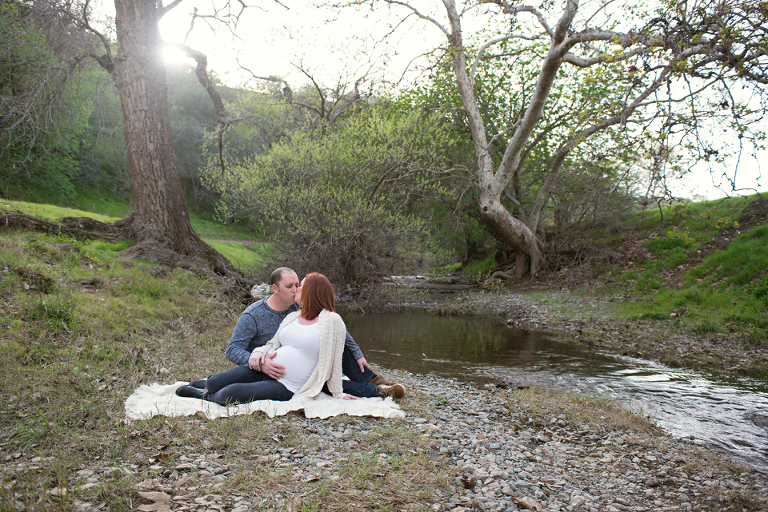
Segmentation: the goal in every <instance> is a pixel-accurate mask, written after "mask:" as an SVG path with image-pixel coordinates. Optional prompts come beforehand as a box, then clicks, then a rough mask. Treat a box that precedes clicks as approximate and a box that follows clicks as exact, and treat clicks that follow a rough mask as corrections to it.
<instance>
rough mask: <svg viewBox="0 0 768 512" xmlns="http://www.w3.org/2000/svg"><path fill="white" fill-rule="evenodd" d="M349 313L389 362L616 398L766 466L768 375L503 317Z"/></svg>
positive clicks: (363, 337) (480, 381) (369, 346)
mask: <svg viewBox="0 0 768 512" xmlns="http://www.w3.org/2000/svg"><path fill="white" fill-rule="evenodd" d="M341 313H342V316H343V318H344V321H345V322H346V324H347V329H348V330H349V332H350V333H352V335H353V336H354V337H355V340H356V341H357V342H358V344H359V345H360V348H361V349H362V350H363V352H364V353H365V355H366V358H367V359H368V360H369V361H370V362H371V363H375V364H377V365H380V366H382V367H384V368H393V369H399V370H406V371H408V372H411V373H413V374H434V375H437V376H441V377H446V378H454V379H458V380H462V381H466V382H468V383H473V384H475V385H480V386H482V385H484V384H488V383H498V382H507V383H512V386H513V387H514V386H539V387H552V388H556V389H559V390H565V391H571V390H578V391H579V392H581V393H584V394H589V395H595V396H598V397H610V398H612V399H616V400H618V401H620V402H622V403H623V404H624V405H625V407H627V408H629V409H630V410H633V411H635V412H638V413H640V414H642V415H643V416H645V417H650V419H651V420H653V421H654V422H655V423H656V424H657V425H659V426H660V427H662V428H663V429H664V430H665V431H667V432H668V433H670V434H671V435H673V436H676V437H681V438H689V439H690V440H692V441H693V442H695V443H698V444H702V445H705V446H708V447H711V448H715V449H717V450H721V451H723V452H725V453H727V454H728V455H730V456H731V457H733V458H734V459H736V460H737V461H740V462H743V463H745V464H747V465H749V466H751V467H754V468H755V469H758V470H760V471H768V382H761V381H754V380H746V379H724V378H720V377H717V376H715V375H708V374H703V373H698V372H695V371H690V370H681V369H673V368H668V367H665V366H662V365H659V364H657V363H653V362H650V361H645V360H641V359H633V358H628V357H623V356H619V355H616V354H611V353H606V352H600V351H595V350H592V349H589V348H588V347H585V346H582V345H579V344H578V343H572V342H571V340H570V338H569V337H568V336H566V335H563V334H558V333H555V332H543V331H530V330H522V329H516V328H510V327H508V326H507V325H506V324H505V323H503V321H502V320H501V319H500V318H497V317H475V316H436V315H432V314H430V313H427V312H424V311H422V310H408V311H405V312H399V313H366V314H363V313H359V312H350V311H342V312H341Z"/></svg>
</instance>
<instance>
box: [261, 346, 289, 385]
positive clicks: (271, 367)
mask: <svg viewBox="0 0 768 512" xmlns="http://www.w3.org/2000/svg"><path fill="white" fill-rule="evenodd" d="M276 355H277V353H276V352H272V353H271V354H269V355H268V356H267V357H265V358H264V362H263V363H262V370H261V372H262V373H263V374H265V375H269V376H270V377H272V378H273V379H275V380H277V379H279V378H281V377H285V366H283V365H281V364H278V363H275V362H274V361H273V359H274V358H275V356H276Z"/></svg>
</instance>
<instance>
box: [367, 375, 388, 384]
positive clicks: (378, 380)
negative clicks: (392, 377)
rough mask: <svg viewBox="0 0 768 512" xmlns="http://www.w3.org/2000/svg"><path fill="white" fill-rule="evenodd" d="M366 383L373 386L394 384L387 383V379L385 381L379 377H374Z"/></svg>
mask: <svg viewBox="0 0 768 512" xmlns="http://www.w3.org/2000/svg"><path fill="white" fill-rule="evenodd" d="M368 382H369V383H371V384H373V385H374V386H391V385H392V384H394V382H389V381H388V380H387V379H385V378H384V377H382V376H381V375H377V376H375V377H374V378H372V379H371V380H369V381H368Z"/></svg>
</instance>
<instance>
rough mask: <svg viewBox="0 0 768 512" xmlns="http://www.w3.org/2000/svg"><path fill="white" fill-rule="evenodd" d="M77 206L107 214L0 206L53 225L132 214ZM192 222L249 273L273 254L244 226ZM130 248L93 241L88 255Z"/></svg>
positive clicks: (89, 201) (113, 205)
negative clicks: (63, 220) (64, 220)
mask: <svg viewBox="0 0 768 512" xmlns="http://www.w3.org/2000/svg"><path fill="white" fill-rule="evenodd" d="M78 202H79V203H80V204H83V205H89V206H91V207H92V208H94V211H104V212H106V213H107V214H101V213H94V211H85V210H77V209H74V208H67V207H62V206H54V205H47V204H37V203H26V202H22V201H3V202H1V203H0V205H1V206H2V208H3V209H4V210H6V211H18V212H21V213H24V214H26V215H31V216H33V217H37V218H39V219H42V220H46V221H50V222H56V221H58V220H59V219H61V218H63V217H89V218H92V219H95V220H98V221H100V222H104V223H111V222H116V221H118V220H120V219H121V218H123V217H124V216H125V215H127V214H128V213H129V211H128V210H129V208H128V206H127V205H125V204H124V203H119V202H117V201H113V200H108V199H100V198H99V197H98V196H88V195H85V194H80V195H79V196H78ZM190 221H191V223H192V228H193V229H194V230H195V232H196V233H197V234H198V235H200V237H201V238H202V239H203V240H205V241H206V242H208V243H209V244H210V245H211V246H212V247H213V248H214V249H216V250H217V251H218V252H219V253H221V254H222V255H223V256H224V257H225V258H227V259H228V260H229V261H231V262H232V263H233V264H234V265H235V266H236V267H238V268H240V269H241V270H243V271H244V272H246V273H247V272H252V271H254V270H257V269H260V268H261V267H262V266H263V265H264V262H265V261H267V259H268V258H269V256H270V255H271V253H272V251H273V248H272V246H271V245H270V244H267V243H255V242H253V240H254V235H253V233H252V232H250V231H249V230H248V229H247V228H246V227H245V226H242V225H225V224H221V223H218V222H216V221H214V220H212V219H210V218H208V217H206V216H205V215H204V214H194V213H190ZM217 239H219V240H221V239H223V240H242V242H231V241H227V242H222V241H218V240H217ZM249 242H250V243H249ZM131 245H132V244H131V243H130V242H128V241H121V242H119V243H118V244H103V243H101V242H98V241H92V242H90V243H89V244H87V247H88V248H89V251H90V252H89V253H88V255H89V257H94V258H97V259H98V257H99V256H98V253H99V250H100V249H99V248H107V250H109V251H110V252H116V251H119V250H122V249H126V248H127V247H130V246H131Z"/></svg>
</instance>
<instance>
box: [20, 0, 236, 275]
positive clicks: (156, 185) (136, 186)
mask: <svg viewBox="0 0 768 512" xmlns="http://www.w3.org/2000/svg"><path fill="white" fill-rule="evenodd" d="M181 1H182V0H175V1H174V2H173V3H171V4H169V5H168V6H165V7H163V5H162V3H161V2H158V1H156V0H115V10H116V16H115V29H116V30H115V32H116V36H117V41H116V42H117V46H116V52H115V53H113V47H112V41H110V40H109V39H108V38H107V37H105V36H104V35H103V34H101V33H100V32H99V31H97V30H95V29H94V28H93V26H92V25H91V20H90V17H91V6H90V3H89V0H85V2H84V3H82V4H80V5H77V4H67V5H58V4H51V3H48V2H47V1H46V0H40V3H41V4H45V7H46V8H48V9H57V15H58V16H60V17H62V18H63V19H65V20H68V21H69V23H71V24H73V25H74V26H76V27H77V28H78V29H79V30H80V31H81V32H84V33H89V32H90V33H92V34H94V35H95V36H96V40H97V41H98V44H100V46H101V51H96V50H95V49H93V47H96V46H97V45H91V47H88V46H87V45H83V46H82V47H81V50H82V54H81V55H78V56H76V58H77V59H80V60H82V58H83V57H85V56H90V57H92V58H94V59H95V60H96V61H97V62H98V63H99V65H100V66H101V67H102V68H103V69H104V70H106V71H107V72H108V73H109V74H110V76H111V77H112V80H113V82H114V85H115V87H116V89H117V91H118V94H119V96H120V103H121V108H122V114H123V128H124V135H125V142H126V151H127V156H128V173H129V177H130V183H131V189H132V196H133V212H132V213H131V215H130V216H129V217H128V218H126V219H123V220H121V221H118V222H117V223H114V224H110V225H103V224H101V223H98V222H95V221H90V220H86V219H76V220H74V221H73V220H71V219H70V220H67V221H65V222H62V223H61V225H60V226H59V227H58V229H60V230H62V231H63V232H66V233H69V234H72V235H75V236H77V235H78V234H79V235H82V236H101V237H103V238H107V239H116V238H126V239H130V240H133V241H135V242H136V244H135V245H134V246H133V247H131V248H129V249H127V250H125V251H123V255H124V256H127V257H132V258H148V259H150V260H151V261H156V262H158V263H162V264H166V265H170V266H182V267H188V268H192V267H197V268H212V269H213V270H214V271H215V272H216V273H218V274H220V275H224V276H233V277H236V278H239V277H241V274H240V272H239V271H238V270H236V269H235V268H234V267H233V265H232V264H231V263H230V262H229V261H228V260H227V259H226V258H225V257H223V256H222V255H220V254H219V253H218V252H217V251H216V250H215V249H213V248H212V247H211V246H210V245H208V244H207V243H205V242H204V241H203V240H202V239H201V238H200V237H199V236H198V235H197V233H195V231H194V230H193V229H192V224H191V222H190V217H189V212H188V209H187V205H186V202H185V197H184V191H183V189H182V186H181V180H180V178H179V173H178V170H177V162H176V157H175V155H174V149H173V140H172V137H171V127H170V119H169V110H168V97H167V90H166V88H167V85H166V69H165V64H164V62H163V56H162V49H163V48H164V46H165V44H164V43H163V41H162V39H161V37H160V32H159V29H158V22H159V20H160V19H161V18H162V17H163V15H164V14H166V13H167V12H168V11H169V10H170V9H172V8H174V7H176V6H178V5H179V4H180V3H181ZM92 41H93V39H92ZM180 49H182V50H183V51H185V52H186V53H187V55H188V56H189V57H191V58H193V59H195V60H196V62H197V72H196V74H197V78H198V81H200V83H201V84H202V85H203V86H204V87H205V88H206V90H207V91H208V94H209V96H210V97H211V100H212V101H213V103H214V107H215V108H216V112H217V117H218V119H217V121H218V123H219V125H220V126H221V128H222V130H221V131H222V132H223V130H224V129H225V128H226V126H227V120H226V116H225V112H224V107H223V102H222V100H221V98H220V97H219V95H218V93H217V92H216V90H215V89H214V87H213V84H212V82H211V81H210V80H209V78H208V74H207V59H206V56H205V55H203V54H201V53H199V52H196V51H194V50H192V49H190V48H188V47H180ZM6 217H7V218H5V224H6V225H7V227H11V226H12V225H13V224H15V227H19V228H32V229H35V228H37V229H50V226H45V225H42V224H40V223H39V222H38V223H37V224H38V225H35V221H34V219H29V218H24V217H23V216H19V215H14V216H13V217H12V218H11V217H9V216H6Z"/></svg>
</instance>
